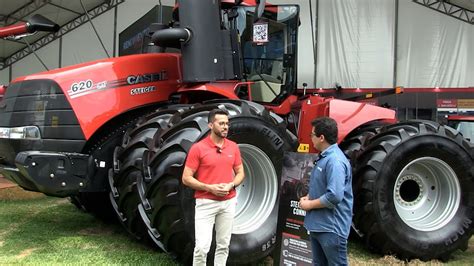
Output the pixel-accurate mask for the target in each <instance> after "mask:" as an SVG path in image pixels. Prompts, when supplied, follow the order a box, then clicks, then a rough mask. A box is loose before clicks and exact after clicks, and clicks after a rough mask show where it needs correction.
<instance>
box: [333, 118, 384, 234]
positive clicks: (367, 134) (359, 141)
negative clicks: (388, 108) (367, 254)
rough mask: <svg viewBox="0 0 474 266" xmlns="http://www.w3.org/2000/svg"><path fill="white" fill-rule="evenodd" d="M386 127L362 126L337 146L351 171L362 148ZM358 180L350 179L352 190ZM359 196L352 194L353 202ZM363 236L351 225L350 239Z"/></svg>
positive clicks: (369, 124) (377, 123) (381, 124)
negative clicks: (349, 165) (349, 163)
mask: <svg viewBox="0 0 474 266" xmlns="http://www.w3.org/2000/svg"><path fill="white" fill-rule="evenodd" d="M384 125H386V123H383V122H380V121H376V122H371V123H368V124H364V125H361V126H359V127H358V128H356V129H354V130H353V131H352V132H351V133H350V134H349V135H347V136H346V138H345V139H344V140H343V141H342V142H341V143H340V144H339V148H341V150H342V151H343V152H344V154H345V155H346V157H347V159H349V160H350V161H351V165H352V168H353V171H354V170H355V166H356V165H355V163H356V158H357V156H358V155H359V153H360V152H361V151H362V147H363V146H364V145H365V144H366V143H367V142H368V141H369V140H370V139H371V138H372V137H374V136H375V135H377V134H378V133H380V129H381V128H382V127H383V126H384ZM357 183H358V180H357V179H356V177H355V176H353V178H352V184H353V190H355V187H356V184H357ZM358 196H359V195H358V194H354V200H355V201H358V200H359V199H358V198H357V197H358ZM362 236H363V234H362V233H361V232H360V231H359V230H358V229H357V228H356V227H355V224H354V223H352V226H351V233H350V237H351V239H352V240H354V239H355V240H360V238H361V237H362Z"/></svg>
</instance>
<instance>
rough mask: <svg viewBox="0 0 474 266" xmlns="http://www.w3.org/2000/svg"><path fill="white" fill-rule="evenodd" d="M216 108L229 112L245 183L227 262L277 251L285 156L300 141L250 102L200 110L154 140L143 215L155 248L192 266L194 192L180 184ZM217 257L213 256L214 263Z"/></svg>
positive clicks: (180, 117) (143, 186)
mask: <svg viewBox="0 0 474 266" xmlns="http://www.w3.org/2000/svg"><path fill="white" fill-rule="evenodd" d="M215 108H221V109H225V110H227V111H228V112H229V114H230V116H229V120H230V123H231V126H230V130H229V134H228V138H229V139H230V140H233V141H235V142H236V143H238V145H239V147H240V150H241V154H242V160H243V164H244V168H245V174H246V179H245V181H244V183H243V184H242V185H240V186H239V187H238V189H237V193H238V205H237V210H236V216H235V221H234V228H233V232H232V239H231V244H230V254H229V259H228V262H229V263H230V264H242V263H250V262H255V261H258V260H260V259H262V258H264V257H266V256H267V255H269V254H270V253H271V252H272V250H273V248H274V247H275V245H276V226H277V212H278V190H279V187H280V174H281V165H282V160H283V155H284V152H285V151H293V150H295V149H296V146H297V141H296V138H295V137H294V135H293V134H291V133H290V132H289V131H287V130H286V127H285V124H284V122H283V120H282V119H281V118H279V117H278V116H276V115H273V114H270V113H269V112H268V111H267V110H265V109H264V108H263V106H261V105H258V104H256V103H252V102H246V101H232V100H218V101H210V102H206V103H204V104H203V105H195V106H193V107H192V108H191V109H190V110H188V111H186V112H184V113H178V114H176V115H175V116H174V117H172V118H171V119H170V123H172V126H170V128H169V129H168V130H165V131H163V132H162V134H161V135H160V136H159V137H158V138H155V140H156V141H157V142H156V143H155V145H154V146H155V148H154V149H153V150H151V151H150V152H147V154H146V155H144V165H145V167H146V168H145V171H144V175H143V179H142V180H141V181H138V186H139V188H138V191H139V192H140V193H141V198H142V203H141V205H140V206H139V209H140V214H141V215H142V218H143V220H144V222H145V224H147V226H148V229H149V230H150V232H152V233H151V235H152V236H153V237H154V240H155V242H156V243H158V244H159V245H161V246H162V247H163V248H164V249H165V250H166V251H168V252H169V253H171V254H173V255H174V256H175V257H176V258H177V259H178V260H179V261H181V262H182V263H184V264H189V263H190V261H191V259H192V252H193V248H194V205H195V201H194V198H193V191H192V190H191V189H189V188H186V187H184V186H183V185H182V183H181V175H182V170H183V166H184V162H185V159H186V156H187V152H188V151H189V148H190V147H191V145H192V144H193V143H196V142H197V141H199V140H201V139H203V138H205V137H206V136H207V135H208V133H209V128H208V121H207V115H208V113H209V111H210V110H212V109H215ZM212 253H213V251H212V249H211V252H210V254H209V260H212V257H213V255H212Z"/></svg>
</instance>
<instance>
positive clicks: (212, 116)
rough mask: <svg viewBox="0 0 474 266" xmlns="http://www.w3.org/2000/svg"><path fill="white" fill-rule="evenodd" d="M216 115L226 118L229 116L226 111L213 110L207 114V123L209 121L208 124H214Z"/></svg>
mask: <svg viewBox="0 0 474 266" xmlns="http://www.w3.org/2000/svg"><path fill="white" fill-rule="evenodd" d="M216 115H226V116H229V113H227V111H226V110H222V109H213V110H211V111H210V112H209V115H208V116H207V121H209V123H212V122H214V120H215V119H216Z"/></svg>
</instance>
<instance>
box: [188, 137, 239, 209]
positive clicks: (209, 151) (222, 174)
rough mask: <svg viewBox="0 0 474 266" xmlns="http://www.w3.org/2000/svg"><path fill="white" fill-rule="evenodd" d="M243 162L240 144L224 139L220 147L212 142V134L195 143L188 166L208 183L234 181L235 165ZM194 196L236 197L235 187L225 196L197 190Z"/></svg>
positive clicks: (215, 198) (222, 198) (198, 177)
mask: <svg viewBox="0 0 474 266" xmlns="http://www.w3.org/2000/svg"><path fill="white" fill-rule="evenodd" d="M241 164H242V159H241V157H240V150H239V146H237V144H236V143H235V142H233V141H231V140H228V139H224V145H223V146H222V148H220V149H219V147H218V146H217V145H216V144H214V142H212V140H211V137H210V136H208V137H206V138H205V139H203V140H201V141H199V142H198V143H196V144H194V145H193V146H192V147H191V149H190V150H189V154H188V157H187V159H186V167H189V168H191V169H193V170H195V171H196V172H195V178H196V179H197V180H199V181H200V182H202V183H206V184H219V183H230V182H232V181H233V180H234V167H237V166H239V165H241ZM194 197H195V198H204V199H213V200H227V199H230V198H233V197H235V189H232V190H231V191H230V192H229V194H228V195H227V196H225V197H218V196H215V195H214V194H212V193H211V192H207V191H202V190H196V192H195V193H194Z"/></svg>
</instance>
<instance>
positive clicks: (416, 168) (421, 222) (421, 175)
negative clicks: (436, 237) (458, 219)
mask: <svg viewBox="0 0 474 266" xmlns="http://www.w3.org/2000/svg"><path fill="white" fill-rule="evenodd" d="M393 199H394V202H395V209H396V211H397V214H398V215H399V217H400V218H401V219H402V220H403V222H405V224H407V225H408V226H410V227H411V228H413V229H416V230H419V231H435V230H438V229H440V228H442V227H443V226H445V225H446V224H447V223H449V222H450V221H451V219H452V218H453V217H454V216H455V214H456V212H457V210H458V208H459V204H460V202H461V186H460V185H459V181H458V178H457V176H456V173H455V172H454V170H453V169H452V168H451V167H450V166H449V165H448V164H447V163H446V162H444V161H442V160H440V159H438V158H434V157H422V158H418V159H416V160H414V161H411V162H410V163H409V164H408V165H406V166H405V167H404V168H403V170H402V171H401V172H400V174H399V175H398V177H397V180H396V182H395V188H394V190H393Z"/></svg>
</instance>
